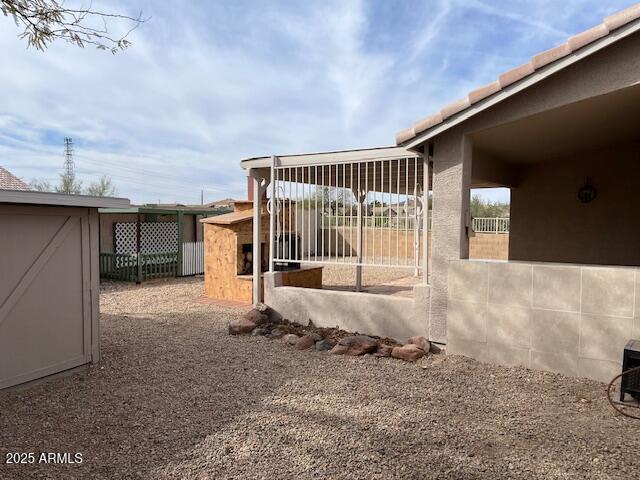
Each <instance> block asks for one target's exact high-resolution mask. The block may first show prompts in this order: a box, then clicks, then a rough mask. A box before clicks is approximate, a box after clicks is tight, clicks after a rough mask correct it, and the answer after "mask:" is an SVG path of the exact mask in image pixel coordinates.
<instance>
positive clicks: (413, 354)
mask: <svg viewBox="0 0 640 480" xmlns="http://www.w3.org/2000/svg"><path fill="white" fill-rule="evenodd" d="M391 356H392V357H393V358H398V359H400V360H404V361H405V362H415V361H416V360H418V359H419V358H422V357H424V350H422V349H421V348H420V347H418V346H417V345H414V344H413V343H407V344H406V345H404V346H402V347H394V349H393V350H391Z"/></svg>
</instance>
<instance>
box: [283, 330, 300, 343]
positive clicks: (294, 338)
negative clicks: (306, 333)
mask: <svg viewBox="0 0 640 480" xmlns="http://www.w3.org/2000/svg"><path fill="white" fill-rule="evenodd" d="M299 339H300V337H298V335H296V334H295V333H289V334H287V335H285V336H284V337H282V340H284V341H285V342H286V343H288V344H289V345H295V344H296V343H298V340H299Z"/></svg>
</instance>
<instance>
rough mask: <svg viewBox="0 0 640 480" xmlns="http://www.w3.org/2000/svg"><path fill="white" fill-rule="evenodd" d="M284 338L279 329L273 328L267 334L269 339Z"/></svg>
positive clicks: (282, 332)
mask: <svg viewBox="0 0 640 480" xmlns="http://www.w3.org/2000/svg"><path fill="white" fill-rule="evenodd" d="M283 336H284V331H283V330H282V329H280V328H274V329H273V330H271V333H270V334H269V338H282V337H283Z"/></svg>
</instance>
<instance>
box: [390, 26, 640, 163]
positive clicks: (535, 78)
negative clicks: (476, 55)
mask: <svg viewBox="0 0 640 480" xmlns="http://www.w3.org/2000/svg"><path fill="white" fill-rule="evenodd" d="M639 30H640V20H636V21H634V22H631V23H629V24H627V25H625V26H622V27H620V28H618V29H616V30H614V31H612V32H610V33H609V34H608V35H607V36H605V37H602V38H600V39H598V40H595V41H594V42H592V43H590V44H588V45H586V46H584V47H582V48H581V49H579V50H576V51H575V52H573V53H570V54H569V55H567V56H566V57H563V58H561V59H559V60H557V61H555V62H553V63H551V64H549V65H547V66H545V67H543V68H541V69H540V70H536V71H535V72H533V73H532V74H530V75H528V76H526V77H525V78H523V79H522V80H520V81H518V82H516V83H514V84H512V85H509V86H508V87H506V88H504V89H503V90H500V91H499V92H497V93H495V94H493V95H492V96H490V97H487V98H486V99H485V100H481V101H480V102H478V103H477V104H474V105H471V106H470V107H468V108H466V109H465V110H462V111H461V112H460V113H458V114H456V115H453V116H452V117H450V118H447V119H446V120H444V121H443V122H442V123H439V124H438V125H436V126H434V127H432V128H430V129H429V130H425V131H424V132H421V133H419V134H418V135H417V136H415V137H414V138H412V139H410V140H407V141H406V142H405V143H403V144H401V146H403V147H404V148H406V149H407V150H411V151H415V149H416V148H419V147H420V146H422V144H424V143H425V142H426V141H427V140H430V139H432V138H434V137H436V136H437V135H440V134H441V133H443V132H444V131H446V130H449V129H450V128H452V127H454V126H456V125H459V124H461V123H463V122H465V121H467V120H468V119H469V118H471V117H473V116H474V115H477V114H478V113H480V112H482V111H484V110H486V109H488V108H490V107H492V106H494V105H496V104H497V103H500V102H501V101H503V100H505V99H507V98H509V97H511V96H513V95H515V94H516V93H519V92H521V91H522V90H525V89H526V88H529V87H531V86H533V85H535V84H536V83H538V82H540V81H542V80H544V79H545V78H548V77H549V76H551V75H553V74H554V73H557V72H559V71H560V70H563V69H565V68H567V67H569V66H570V65H573V64H574V63H576V62H579V61H580V60H582V59H584V58H586V57H588V56H590V55H593V54H594V53H596V52H598V51H600V50H602V49H604V48H606V47H608V46H609V45H612V44H613V43H615V42H618V41H620V40H622V39H623V38H626V37H628V36H629V35H632V34H633V33H636V32H637V31H639Z"/></svg>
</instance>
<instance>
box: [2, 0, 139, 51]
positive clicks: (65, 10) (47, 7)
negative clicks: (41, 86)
mask: <svg viewBox="0 0 640 480" xmlns="http://www.w3.org/2000/svg"><path fill="white" fill-rule="evenodd" d="M0 12H2V13H3V14H4V16H5V17H9V16H10V17H12V18H13V21H14V22H15V24H16V26H17V27H21V28H24V30H23V32H22V33H21V34H20V38H24V39H26V40H27V45H28V46H31V47H34V48H36V49H38V50H41V51H44V50H45V49H46V48H47V47H48V46H49V44H50V43H52V42H53V41H54V40H64V41H66V42H69V43H71V44H73V45H76V46H78V47H81V48H84V46H85V45H93V46H95V47H96V48H98V49H99V50H108V51H110V52H111V53H116V52H118V51H121V50H124V49H125V48H127V47H129V46H130V45H131V42H129V40H127V36H128V35H129V34H130V33H131V31H133V30H134V29H135V28H137V27H138V26H139V25H140V24H141V23H144V22H145V21H146V20H145V19H143V18H142V13H140V15H138V16H137V17H130V16H128V15H120V14H115V13H106V12H99V11H96V10H92V9H91V6H89V7H87V8H84V7H82V6H80V7H78V8H69V7H67V6H66V5H65V2H64V1H59V0H0ZM110 20H111V21H113V20H115V21H124V22H126V23H129V24H130V27H129V29H128V31H127V32H125V33H124V34H123V35H116V36H113V35H112V34H111V33H110V32H109V29H108V25H107V22H108V21H110Z"/></svg>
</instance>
